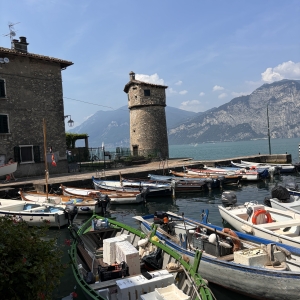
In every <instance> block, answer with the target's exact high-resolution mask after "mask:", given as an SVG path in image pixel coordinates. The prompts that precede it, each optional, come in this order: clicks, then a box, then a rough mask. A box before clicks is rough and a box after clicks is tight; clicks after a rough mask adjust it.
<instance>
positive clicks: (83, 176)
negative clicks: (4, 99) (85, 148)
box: [0, 158, 196, 191]
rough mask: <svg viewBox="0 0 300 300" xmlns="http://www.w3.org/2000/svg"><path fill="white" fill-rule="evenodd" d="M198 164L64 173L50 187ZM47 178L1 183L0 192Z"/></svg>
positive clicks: (173, 162) (185, 162) (182, 161)
mask: <svg viewBox="0 0 300 300" xmlns="http://www.w3.org/2000/svg"><path fill="white" fill-rule="evenodd" d="M195 163H196V162H195V161H194V160H192V159H190V158H179V159H171V160H168V161H167V162H166V163H165V164H163V163H162V162H152V163H148V164H143V165H137V166H130V167H121V168H114V169H109V170H106V171H105V175H104V172H102V170H101V172H96V171H93V172H72V173H64V174H53V175H51V174H50V175H49V179H48V184H49V185H52V184H53V185H57V184H62V183H68V182H69V183H70V184H71V183H72V182H78V181H86V180H89V179H91V178H92V176H94V177H104V176H106V177H111V176H119V175H120V173H121V175H122V176H126V175H127V174H135V173H141V172H149V173H151V172H156V171H158V170H160V171H162V170H163V169H165V170H166V169H172V168H176V167H183V166H188V165H190V164H195ZM45 182H46V180H45V176H38V177H26V178H18V179H17V181H11V182H9V183H4V181H3V182H1V183H0V191H1V190H2V191H5V190H10V189H16V188H22V187H24V186H37V185H45Z"/></svg>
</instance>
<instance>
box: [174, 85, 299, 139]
mask: <svg viewBox="0 0 300 300" xmlns="http://www.w3.org/2000/svg"><path fill="white" fill-rule="evenodd" d="M267 108H268V116H269V129H270V136H271V138H272V139H275V138H294V137H299V136H300V118H299V115H300V81H299V80H281V81H277V82H274V83H271V84H264V85H262V86H261V87H260V88H258V89H256V90H255V91H254V92H253V93H251V94H250V95H248V96H241V97H237V98H234V99H232V100H231V101H230V102H228V103H226V104H224V105H222V106H220V107H218V108H215V109H213V110H210V111H207V112H204V113H202V114H201V115H199V114H197V115H196V116H195V117H194V118H192V119H190V120H188V121H186V122H184V123H183V124H181V125H179V126H175V127H173V128H171V129H170V130H169V144H190V143H204V142H213V141H214V142H219V141H239V140H251V139H262V138H267V137H268V117H267Z"/></svg>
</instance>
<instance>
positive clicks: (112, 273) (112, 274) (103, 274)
mask: <svg viewBox="0 0 300 300" xmlns="http://www.w3.org/2000/svg"><path fill="white" fill-rule="evenodd" d="M98 274H99V279H100V281H107V280H111V279H116V278H123V277H126V276H129V268H128V266H127V264H126V263H121V264H116V265H111V266H108V267H105V268H104V267H101V266H98Z"/></svg>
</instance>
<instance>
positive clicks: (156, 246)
mask: <svg viewBox="0 0 300 300" xmlns="http://www.w3.org/2000/svg"><path fill="white" fill-rule="evenodd" d="M69 228H70V232H71V234H72V236H73V243H72V245H71V250H70V251H69V254H70V257H71V262H72V270H73V274H74V277H75V279H76V281H77V284H78V286H80V288H81V289H82V291H83V292H84V294H85V296H86V297H87V298H88V299H106V300H117V299H142V300H146V299H156V298H158V299H171V298H174V299H178V298H179V299H191V300H196V299H198V300H212V298H213V296H212V294H211V291H210V289H209V288H208V287H207V286H206V283H205V281H204V280H203V279H202V278H201V276H200V275H199V273H198V272H197V270H198V267H199V263H200V259H201V252H199V251H198V252H197V253H196V259H195V260H194V264H193V265H191V264H189V262H187V259H186V258H185V259H184V257H183V256H182V255H180V254H178V253H176V252H175V251H174V250H172V249H171V248H169V247H168V246H166V245H164V244H163V243H161V242H160V241H159V240H158V239H157V238H156V237H154V234H155V232H153V233H151V234H150V235H146V234H144V233H143V232H141V231H139V230H137V229H135V228H132V227H130V226H128V225H125V224H122V223H120V222H117V221H115V220H111V219H104V218H101V217H98V216H95V215H94V216H93V217H92V218H90V219H89V220H88V221H87V222H86V223H85V224H84V225H83V226H82V227H81V228H80V229H79V230H78V231H76V229H75V228H74V227H72V226H70V227H69ZM137 248H138V250H137ZM165 297H168V298H165ZM170 297H171V298H170Z"/></svg>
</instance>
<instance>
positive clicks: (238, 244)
mask: <svg viewBox="0 0 300 300" xmlns="http://www.w3.org/2000/svg"><path fill="white" fill-rule="evenodd" d="M222 232H224V233H227V234H229V235H231V236H232V237H235V238H238V235H237V234H236V233H235V232H234V231H233V230H231V229H230V228H223V229H222ZM232 241H233V252H235V251H238V250H240V249H241V246H242V243H241V241H240V240H238V239H232Z"/></svg>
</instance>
